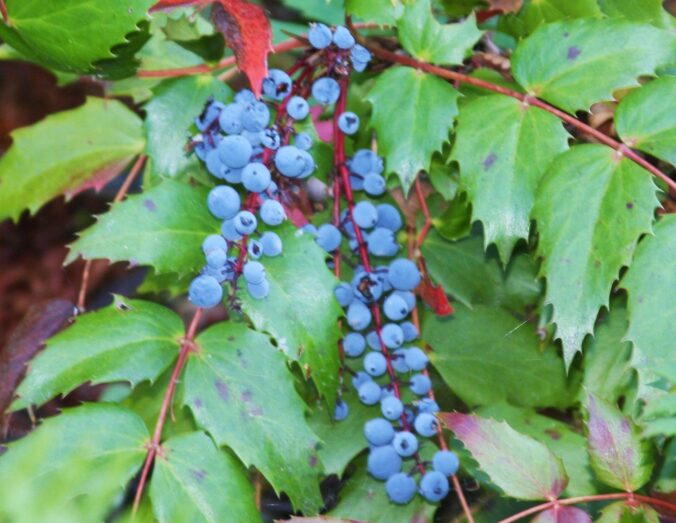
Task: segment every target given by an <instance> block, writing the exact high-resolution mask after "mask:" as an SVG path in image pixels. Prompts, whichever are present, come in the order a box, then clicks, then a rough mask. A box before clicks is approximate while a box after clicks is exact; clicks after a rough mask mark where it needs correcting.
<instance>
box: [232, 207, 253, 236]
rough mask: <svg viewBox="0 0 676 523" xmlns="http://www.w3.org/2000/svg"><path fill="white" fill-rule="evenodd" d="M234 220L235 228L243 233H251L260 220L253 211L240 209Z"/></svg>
mask: <svg viewBox="0 0 676 523" xmlns="http://www.w3.org/2000/svg"><path fill="white" fill-rule="evenodd" d="M233 220H234V224H235V230H236V231H237V232H238V233H239V234H242V235H245V234H251V233H252V232H254V231H255V230H256V227H257V226H258V220H256V217H255V216H254V214H253V213H252V212H251V211H239V212H238V213H237V214H236V215H235V217H234V218H233Z"/></svg>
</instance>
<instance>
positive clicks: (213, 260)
mask: <svg viewBox="0 0 676 523" xmlns="http://www.w3.org/2000/svg"><path fill="white" fill-rule="evenodd" d="M227 259H228V255H227V254H226V253H225V251H224V250H223V249H214V250H211V251H209V253H208V254H207V256H206V260H207V265H208V266H209V267H211V268H212V269H219V268H220V267H223V265H225V262H226V260H227Z"/></svg>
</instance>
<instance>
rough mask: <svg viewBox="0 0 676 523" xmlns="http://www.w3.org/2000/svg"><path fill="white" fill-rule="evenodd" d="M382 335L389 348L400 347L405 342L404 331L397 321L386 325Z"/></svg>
mask: <svg viewBox="0 0 676 523" xmlns="http://www.w3.org/2000/svg"><path fill="white" fill-rule="evenodd" d="M380 336H381V338H382V340H383V343H384V344H385V346H386V347H387V348H388V349H398V348H399V347H401V345H402V344H403V343H404V331H402V330H401V327H400V326H399V325H397V324H396V323H388V324H387V325H385V326H384V327H383V330H382V331H381V333H380Z"/></svg>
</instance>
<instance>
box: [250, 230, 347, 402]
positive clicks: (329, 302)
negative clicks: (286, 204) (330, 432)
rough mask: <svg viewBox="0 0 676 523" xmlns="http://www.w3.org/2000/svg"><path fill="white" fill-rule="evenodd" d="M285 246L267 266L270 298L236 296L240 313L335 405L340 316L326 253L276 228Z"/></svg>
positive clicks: (304, 238)
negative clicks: (280, 253)
mask: <svg viewBox="0 0 676 523" xmlns="http://www.w3.org/2000/svg"><path fill="white" fill-rule="evenodd" d="M276 232H277V233H278V234H279V235H280V237H281V238H282V243H283V244H284V253H283V254H282V255H281V256H277V257H275V258H270V259H269V260H266V262H265V271H266V274H267V278H268V281H269V282H270V294H269V295H268V297H267V298H265V299H264V300H256V299H254V298H252V297H251V296H250V295H249V293H248V292H246V291H245V290H243V291H241V292H240V293H239V296H240V298H241V300H242V308H243V310H244V312H246V314H247V315H248V316H249V318H250V319H251V321H252V323H253V324H254V326H255V327H256V328H257V329H258V330H260V331H265V332H269V333H270V335H271V336H272V337H273V338H275V340H276V341H277V345H278V347H279V348H280V349H282V350H283V351H284V353H285V354H286V355H287V356H288V357H289V358H291V359H292V360H294V361H298V362H299V363H300V364H301V365H302V367H303V373H304V374H305V375H306V376H308V377H312V379H313V381H314V382H315V384H316V385H317V389H318V390H319V392H320V393H321V394H322V396H324V397H325V398H326V401H327V403H328V404H329V405H333V404H334V401H335V396H336V390H337V387H338V368H339V366H340V359H339V355H338V339H339V338H340V336H341V333H340V329H339V328H338V323H337V320H338V318H339V317H340V316H341V315H342V310H341V308H340V305H338V302H337V301H336V300H335V299H334V297H333V289H334V287H335V286H336V283H337V282H336V279H335V277H334V276H333V274H331V272H330V271H329V270H328V269H327V268H326V264H325V263H324V257H325V255H326V253H325V252H324V251H322V250H321V248H319V246H317V245H316V244H315V242H314V240H313V239H312V237H311V236H310V235H308V234H302V233H298V231H297V230H296V229H295V228H294V227H292V226H291V225H290V224H286V225H285V226H283V227H279V228H277V229H276Z"/></svg>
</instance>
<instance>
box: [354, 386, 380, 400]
mask: <svg viewBox="0 0 676 523" xmlns="http://www.w3.org/2000/svg"><path fill="white" fill-rule="evenodd" d="M358 395H359V400H360V401H361V402H362V403H363V404H364V405H375V404H376V403H378V402H379V401H380V385H378V384H377V383H376V382H375V381H367V382H366V383H364V384H362V386H361V387H359V391H358Z"/></svg>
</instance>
